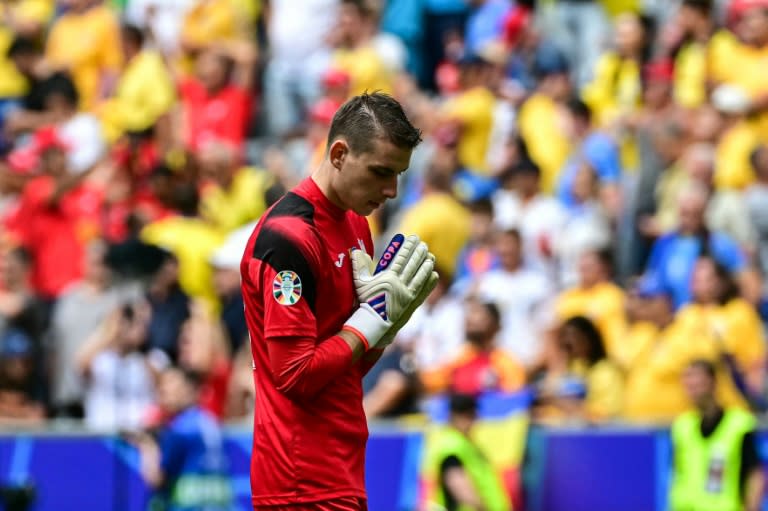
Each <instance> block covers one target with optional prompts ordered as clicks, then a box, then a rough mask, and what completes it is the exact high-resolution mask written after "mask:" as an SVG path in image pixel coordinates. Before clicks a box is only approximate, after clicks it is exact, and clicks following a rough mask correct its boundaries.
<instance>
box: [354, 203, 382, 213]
mask: <svg viewBox="0 0 768 511" xmlns="http://www.w3.org/2000/svg"><path fill="white" fill-rule="evenodd" d="M380 207H381V204H377V203H374V202H368V204H366V205H364V206H361V207H359V208H357V209H355V213H357V214H358V215H360V216H368V215H370V214H372V213H373V212H374V211H376V210H377V209H379V208H380Z"/></svg>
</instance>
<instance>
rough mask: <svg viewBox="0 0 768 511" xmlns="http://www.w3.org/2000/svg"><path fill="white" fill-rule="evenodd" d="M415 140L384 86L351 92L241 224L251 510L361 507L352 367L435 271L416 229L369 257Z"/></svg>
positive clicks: (358, 391) (356, 373) (363, 369)
mask: <svg viewBox="0 0 768 511" xmlns="http://www.w3.org/2000/svg"><path fill="white" fill-rule="evenodd" d="M420 141H421V136H420V132H419V130H417V129H416V128H414V127H413V126H412V125H411V123H410V122H409V121H408V119H407V118H406V116H405V114H404V112H403V110H402V108H401V107H400V105H399V104H398V103H397V102H396V101H395V100H394V99H392V98H391V97H389V96H387V95H384V94H379V93H373V94H363V95H362V96H357V97H354V98H352V99H350V100H349V101H348V102H347V103H345V104H344V105H343V106H342V107H341V108H340V109H339V111H338V112H337V113H336V115H335V116H334V118H333V121H332V123H331V128H330V132H329V135H328V144H327V148H326V155H325V159H324V161H323V162H322V164H321V165H320V167H319V168H318V169H317V170H316V171H315V172H314V173H313V174H312V176H311V177H309V178H307V179H305V180H304V181H302V182H301V183H300V184H299V185H298V186H297V187H296V188H295V189H294V190H292V191H291V192H288V193H287V194H286V195H285V196H284V197H283V198H282V199H280V201H278V202H277V203H276V204H275V205H274V206H273V207H272V208H271V209H270V210H269V211H267V213H265V215H264V216H263V217H262V219H261V220H260V221H259V224H258V226H257V227H256V229H255V231H254V233H253V234H252V235H251V238H250V240H249V242H248V245H247V247H246V250H245V253H244V255H243V260H242V263H241V274H242V290H243V297H244V300H245V316H246V321H247V324H248V330H249V332H250V338H251V348H252V352H253V364H254V381H255V385H256V403H255V420H254V435H253V453H252V458H251V492H252V500H253V505H254V508H255V510H257V511H259V510H270V511H283V510H286V511H287V510H294V511H295V510H299V509H301V510H309V511H312V510H315V511H362V510H365V509H367V501H366V493H365V484H364V473H363V469H364V465H365V444H366V441H367V439H368V428H367V425H366V420H365V414H364V413H363V405H362V397H363V392H362V378H363V376H364V375H365V374H366V373H367V372H368V370H369V369H370V368H371V367H372V366H373V365H374V364H375V363H376V361H377V360H378V359H379V357H380V356H381V353H382V351H383V350H384V348H386V346H387V345H388V344H389V343H391V342H392V340H393V338H394V336H395V333H396V332H397V330H398V329H399V328H400V327H402V325H403V324H404V323H405V322H406V321H407V319H408V318H409V317H410V315H411V314H412V313H413V310H414V309H415V308H416V307H417V306H418V305H419V304H421V303H422V302H423V301H424V299H425V298H426V296H427V295H428V294H429V292H430V291H431V290H432V288H433V287H434V286H435V284H436V282H437V274H436V273H435V272H434V271H433V267H434V257H433V256H432V255H431V254H430V253H429V251H428V250H427V247H426V246H425V245H424V243H421V242H420V241H419V240H418V238H416V237H415V236H409V237H407V238H406V237H403V236H402V235H397V236H395V238H393V240H392V241H391V242H390V244H389V246H388V247H387V248H386V250H385V252H384V255H383V257H382V258H381V260H380V261H379V262H378V263H374V262H373V261H372V260H371V257H370V254H372V253H373V242H372V240H371V233H370V230H369V228H368V222H367V221H366V219H365V216H366V215H369V214H371V213H372V212H373V211H374V210H375V209H376V208H378V207H379V206H381V205H382V204H383V203H384V202H385V201H386V200H387V199H391V198H394V197H395V196H396V195H397V180H398V175H399V174H401V173H403V172H405V170H406V169H407V168H408V166H409V164H410V158H411V152H412V150H413V148H414V147H415V146H416V145H417V144H418V143H419V142H420ZM369 476H370V477H376V476H377V475H376V474H375V473H374V474H369Z"/></svg>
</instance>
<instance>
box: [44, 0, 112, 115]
mask: <svg viewBox="0 0 768 511" xmlns="http://www.w3.org/2000/svg"><path fill="white" fill-rule="evenodd" d="M64 5H65V6H66V8H67V10H66V12H65V13H64V14H62V15H61V16H60V17H58V18H56V19H55V20H54V21H53V23H52V25H51V28H50V31H49V33H48V37H47V40H46V50H45V56H46V60H47V61H48V62H49V63H50V65H51V66H52V67H53V69H56V70H59V71H66V72H68V73H70V74H71V76H72V80H73V81H74V82H75V85H76V87H77V93H78V98H79V106H80V108H82V109H83V110H85V111H90V110H92V109H93V108H94V107H96V105H97V104H98V102H99V100H101V99H103V98H106V97H108V96H109V94H110V93H111V92H112V90H114V87H115V83H116V81H117V77H118V76H119V74H120V67H121V65H122V54H121V51H120V29H119V24H118V20H117V16H116V15H115V12H114V11H113V10H112V9H111V8H110V7H109V6H108V5H106V4H105V2H104V0H96V1H93V0H66V1H65V2H64Z"/></svg>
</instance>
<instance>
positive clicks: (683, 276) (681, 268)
mask: <svg viewBox="0 0 768 511" xmlns="http://www.w3.org/2000/svg"><path fill="white" fill-rule="evenodd" d="M707 201H708V193H707V191H706V189H705V188H704V187H702V186H701V185H700V184H691V185H690V186H689V187H687V188H685V189H684V190H683V191H682V192H681V193H680V195H679V196H678V212H679V213H678V216H679V226H678V228H677V229H675V230H673V231H670V232H667V233H666V234H664V235H663V236H662V237H660V238H658V239H657V240H656V242H655V243H654V245H653V248H652V250H651V254H650V256H649V259H648V263H647V266H646V272H647V273H649V274H651V275H654V276H655V277H656V278H659V279H661V280H662V282H663V283H664V285H665V286H666V287H667V288H668V289H669V290H670V291H671V293H672V296H673V299H674V302H673V303H674V305H675V308H679V307H681V306H683V305H685V304H686V303H688V302H689V301H690V296H691V295H690V287H689V282H690V279H691V272H692V271H693V264H694V262H695V260H696V258H697V257H698V256H699V255H706V254H711V255H712V256H713V257H714V258H715V259H716V260H717V261H718V262H719V263H720V264H722V265H724V266H725V267H726V268H727V269H728V271H729V272H731V273H733V274H736V275H738V274H739V273H740V272H741V273H743V272H744V271H745V270H746V267H747V261H746V259H745V255H744V253H743V251H742V250H741V248H740V247H739V246H738V245H737V244H736V243H735V242H734V241H733V240H732V239H731V238H730V237H729V236H727V235H725V234H722V233H720V232H712V231H710V230H709V228H708V226H707V225H706V223H705V219H704V213H705V210H706V207H707Z"/></svg>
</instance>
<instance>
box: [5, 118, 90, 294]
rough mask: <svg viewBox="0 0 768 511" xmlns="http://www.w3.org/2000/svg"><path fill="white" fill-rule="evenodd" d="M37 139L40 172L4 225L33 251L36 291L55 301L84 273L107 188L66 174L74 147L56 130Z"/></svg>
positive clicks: (39, 132) (36, 149)
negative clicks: (84, 262) (85, 253)
mask: <svg viewBox="0 0 768 511" xmlns="http://www.w3.org/2000/svg"><path fill="white" fill-rule="evenodd" d="M33 143H34V144H35V145H34V150H35V153H36V154H35V158H39V169H40V174H41V175H36V176H34V177H33V178H32V179H31V180H30V181H29V182H28V183H27V184H26V186H25V187H24V190H23V192H22V196H21V197H20V200H19V202H18V205H17V207H16V208H15V211H13V212H12V213H11V214H10V215H9V216H8V217H7V218H6V228H7V229H8V231H9V232H10V233H11V235H12V237H13V238H14V239H16V240H17V241H18V242H19V243H20V244H21V245H22V246H24V248H26V249H27V250H28V251H29V252H30V254H31V255H32V260H33V267H32V283H33V286H34V289H35V291H36V292H37V293H39V294H40V296H41V297H42V298H43V299H44V300H47V301H49V302H52V301H53V300H54V299H55V298H57V297H58V296H59V295H60V294H61V293H62V291H63V290H64V289H65V288H66V287H67V286H68V285H69V284H72V283H73V282H75V281H76V280H78V279H79V278H80V277H81V276H82V270H83V267H82V263H81V261H82V260H83V253H84V248H85V244H86V243H87V242H88V241H89V240H92V239H94V238H96V237H97V236H98V235H99V232H98V227H99V224H98V215H99V210H100V202H101V200H102V196H103V195H102V193H103V192H102V190H101V189H100V188H99V187H97V186H95V185H93V184H91V183H89V182H87V181H83V176H82V174H76V175H72V174H70V173H69V172H68V169H69V166H68V161H67V155H68V152H69V154H70V155H71V154H72V153H71V152H70V151H73V148H71V146H70V145H69V144H68V143H67V142H66V141H65V140H63V139H62V137H61V136H60V135H59V133H57V131H56V130H55V129H53V128H45V129H42V130H40V131H38V132H36V134H35V138H34V140H33ZM36 165H37V164H36ZM33 175H34V174H33Z"/></svg>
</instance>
